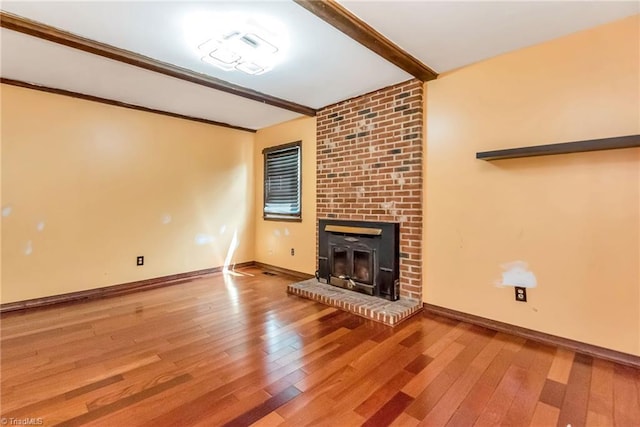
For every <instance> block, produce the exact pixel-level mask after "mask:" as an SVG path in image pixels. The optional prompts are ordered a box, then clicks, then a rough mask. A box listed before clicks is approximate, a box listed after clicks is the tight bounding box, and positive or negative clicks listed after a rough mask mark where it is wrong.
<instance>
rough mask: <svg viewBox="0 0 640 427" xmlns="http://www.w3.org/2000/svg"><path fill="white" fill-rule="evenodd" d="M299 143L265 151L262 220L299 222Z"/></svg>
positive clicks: (263, 152)
mask: <svg viewBox="0 0 640 427" xmlns="http://www.w3.org/2000/svg"><path fill="white" fill-rule="evenodd" d="M300 144H301V143H300V141H298V142H293V143H291V144H285V145H279V146H277V147H269V148H265V149H264V150H263V151H262V154H263V155H264V211H263V218H265V219H283V220H287V219H288V220H299V219H301V217H302V215H301V205H300V204H301V202H300V189H301V173H300V167H301V166H300V164H301V145H300Z"/></svg>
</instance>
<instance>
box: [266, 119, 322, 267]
mask: <svg viewBox="0 0 640 427" xmlns="http://www.w3.org/2000/svg"><path fill="white" fill-rule="evenodd" d="M295 141H302V222H284V221H265V220H264V219H262V206H263V193H264V188H263V179H264V164H263V157H262V150H263V149H264V148H266V147H272V146H275V145H281V144H286V143H288V142H295ZM254 164H255V194H256V197H255V206H256V212H255V221H256V227H255V229H256V242H255V256H256V258H255V260H256V261H257V262H262V263H265V264H270V265H275V266H277V267H282V268H286V269H289V270H294V271H299V272H302V273H308V274H313V273H314V272H315V270H316V119H315V117H305V118H301V119H296V120H291V121H289V122H285V123H281V124H279V125H276V126H271V127H269V128H265V129H261V130H259V131H258V132H257V133H256V147H255V155H254ZM291 248H294V249H295V255H294V256H291Z"/></svg>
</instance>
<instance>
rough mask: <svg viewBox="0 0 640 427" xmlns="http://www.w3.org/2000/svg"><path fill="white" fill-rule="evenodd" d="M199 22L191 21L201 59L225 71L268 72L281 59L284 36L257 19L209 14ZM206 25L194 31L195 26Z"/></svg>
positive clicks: (192, 39) (192, 34) (193, 35)
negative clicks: (268, 28)
mask: <svg viewBox="0 0 640 427" xmlns="http://www.w3.org/2000/svg"><path fill="white" fill-rule="evenodd" d="M202 18H203V17H202V16H200V19H199V21H200V22H199V24H196V25H194V23H193V22H191V23H190V24H189V27H187V28H190V29H191V35H190V37H189V39H190V42H191V43H193V41H195V44H196V46H197V52H198V55H200V59H201V60H202V61H203V62H206V63H207V64H211V65H214V66H216V67H218V68H220V69H222V70H225V71H234V70H237V71H242V72H243V73H246V74H250V75H258V74H264V73H266V72H267V71H269V70H271V69H272V68H273V67H274V66H275V65H276V64H277V63H278V62H279V61H280V60H281V59H282V56H283V55H282V50H283V45H286V43H284V42H283V40H284V38H283V37H282V36H281V35H278V34H276V33H275V32H273V31H269V30H267V29H266V28H265V26H264V25H259V24H258V20H257V19H254V18H249V19H247V18H244V19H242V18H239V16H238V15H228V16H225V17H222V16H217V17H215V18H214V17H208V19H206V20H205V19H202ZM194 27H195V28H203V29H200V30H198V31H194V30H193V28H194Z"/></svg>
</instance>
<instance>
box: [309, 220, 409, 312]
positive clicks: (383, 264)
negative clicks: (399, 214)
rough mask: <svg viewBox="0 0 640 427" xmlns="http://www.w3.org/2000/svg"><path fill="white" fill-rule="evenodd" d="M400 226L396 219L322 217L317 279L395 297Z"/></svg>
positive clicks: (381, 295) (397, 290) (392, 299)
mask: <svg viewBox="0 0 640 427" xmlns="http://www.w3.org/2000/svg"><path fill="white" fill-rule="evenodd" d="M399 228H400V226H399V224H398V223H388V222H369V221H345V220H334V219H321V220H320V221H319V230H318V234H319V238H318V280H320V281H321V282H323V283H328V284H331V285H333V286H338V287H341V288H345V289H350V290H352V291H356V292H362V293H365V294H368V295H373V296H377V297H381V298H386V299H388V300H391V301H395V300H397V299H398V298H399V296H400V295H399V289H398V287H399V276H400V267H399V264H400V262H399V247H400V244H399V234H400V233H399Z"/></svg>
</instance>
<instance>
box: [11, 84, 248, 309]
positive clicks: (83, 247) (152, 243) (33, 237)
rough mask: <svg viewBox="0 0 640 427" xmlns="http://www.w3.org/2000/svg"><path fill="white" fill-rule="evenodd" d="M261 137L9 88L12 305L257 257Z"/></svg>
mask: <svg viewBox="0 0 640 427" xmlns="http://www.w3.org/2000/svg"><path fill="white" fill-rule="evenodd" d="M253 139H254V134H252V133H249V132H242V131H237V130H232V129H226V128H221V127H215V126H211V125H206V124H201V123H196V122H189V121H185V120H180V119H174V118H170V117H165V116H161V115H157V114H150V113H144V112H139V111H133V110H128V109H123V108H119V107H112V106H107V105H103V104H98V103H94V102H87V101H82V100H78V99H73V98H68V97H63V96H59V95H52V94H47V93H42V92H37V91H33V90H28V89H23V88H16V87H13V86H7V85H2V205H3V207H5V206H11V208H12V212H11V214H10V215H9V216H7V217H4V218H2V298H1V300H2V302H3V303H6V302H12V301H18V300H25V299H30V298H36V297H43V296H49V295H55V294H62V293H67V292H73V291H79V290H85V289H90V288H97V287H102V286H107V285H112V284H120V283H126V282H130V281H136V280H141V279H146V278H152V277H159V276H164V275H169V274H175V273H182V272H188V271H193V270H199V269H205V268H210V267H218V266H221V265H223V263H224V260H225V257H226V255H227V252H228V250H229V247H230V245H231V242H232V238H233V235H234V233H236V232H237V236H238V242H239V246H238V249H237V251H236V252H235V254H234V256H233V258H232V260H233V262H243V261H251V260H253V258H254V253H253V246H254V233H253V227H254V221H253V210H254V208H253V200H254V194H253V182H254V174H253V159H254V155H253ZM41 223H42V225H41V227H43V228H41V229H38V224H41ZM29 242H30V243H29ZM138 255H144V256H145V265H144V266H142V267H137V266H136V265H135V261H136V256H138Z"/></svg>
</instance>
